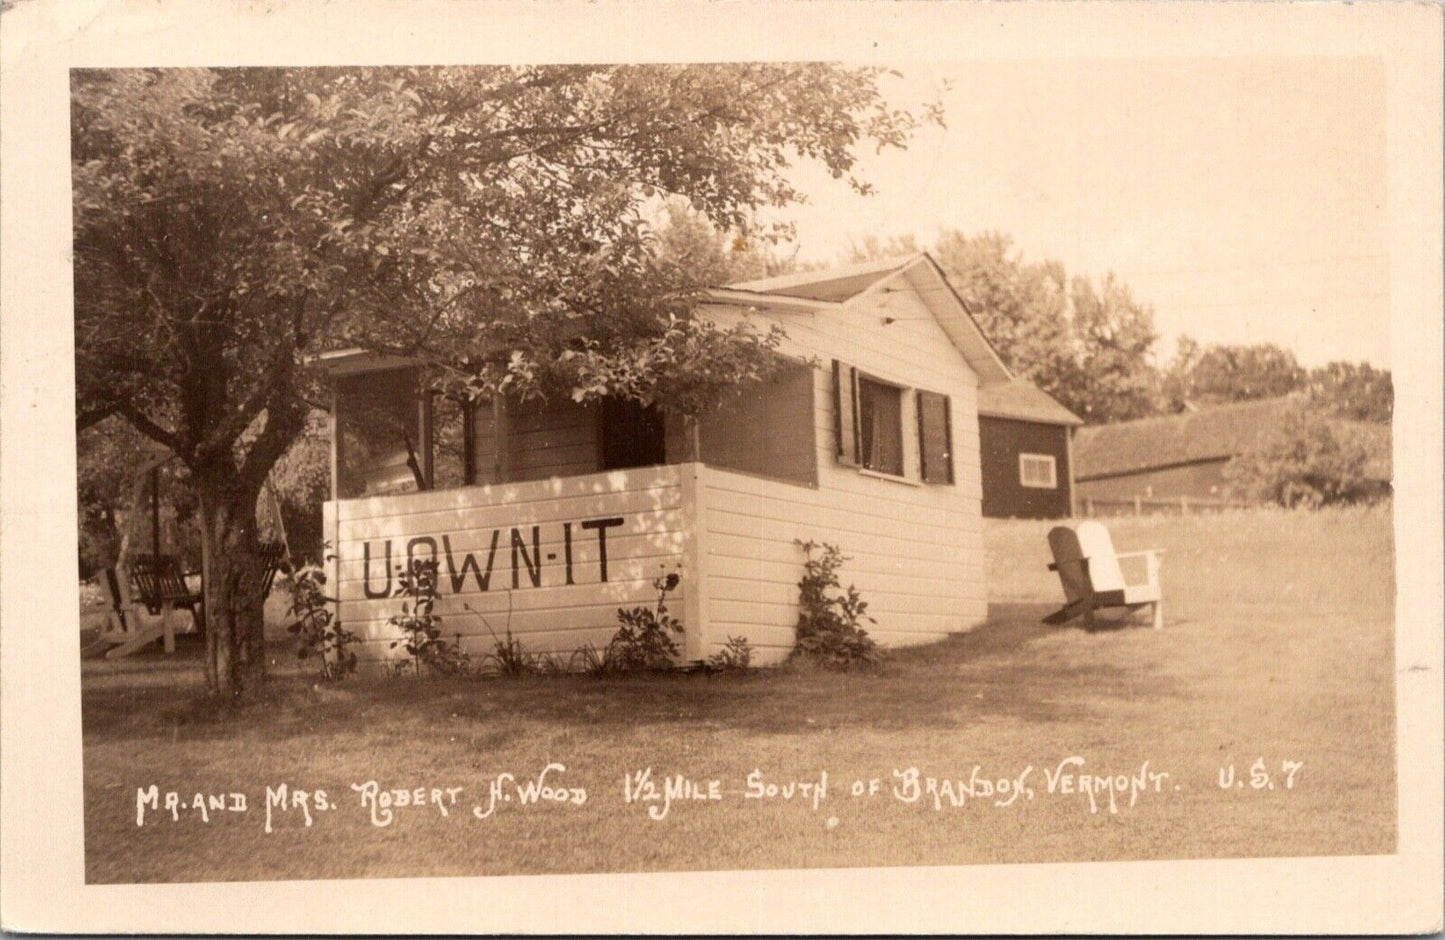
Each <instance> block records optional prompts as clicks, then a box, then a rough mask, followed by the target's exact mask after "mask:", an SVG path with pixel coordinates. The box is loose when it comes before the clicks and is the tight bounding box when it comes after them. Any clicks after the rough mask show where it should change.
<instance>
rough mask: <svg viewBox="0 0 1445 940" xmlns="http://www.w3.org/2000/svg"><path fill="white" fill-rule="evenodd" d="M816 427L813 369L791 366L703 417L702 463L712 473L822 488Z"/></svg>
mask: <svg viewBox="0 0 1445 940" xmlns="http://www.w3.org/2000/svg"><path fill="white" fill-rule="evenodd" d="M813 421H814V411H813V367H812V366H811V365H808V364H806V363H801V362H799V363H789V364H788V365H786V366H784V367H783V368H782V369H780V370H779V371H778V373H777V374H776V375H774V376H773V377H772V378H770V379H769V380H768V381H767V382H766V383H764V384H762V385H757V386H753V387H750V388H748V389H747V390H746V391H744V392H743V393H742V394H740V395H737V396H735V397H733V398H731V399H729V400H726V401H724V402H722V403H721V404H720V405H719V406H718V407H717V408H715V409H713V410H711V411H709V412H707V413H706V414H704V415H703V416H702V418H701V419H700V421H699V422H698V443H699V445H700V449H701V455H702V457H701V459H702V461H703V463H705V464H707V465H708V466H710V467H719V468H721V469H723V470H737V471H741V472H742V473H751V474H755V475H757V476H764V477H768V478H770V479H774V480H786V481H788V482H790V483H798V484H801V485H803V486H817V485H818V449H817V439H816V436H815V435H816V433H817V432H816V429H815V428H814V425H813Z"/></svg>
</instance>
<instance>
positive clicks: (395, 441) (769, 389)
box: [333, 362, 818, 499]
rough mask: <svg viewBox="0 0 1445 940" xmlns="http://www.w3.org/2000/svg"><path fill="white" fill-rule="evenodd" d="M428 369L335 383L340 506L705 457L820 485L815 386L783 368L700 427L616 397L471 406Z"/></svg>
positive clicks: (392, 370) (797, 366)
mask: <svg viewBox="0 0 1445 940" xmlns="http://www.w3.org/2000/svg"><path fill="white" fill-rule="evenodd" d="M425 378H426V376H425V372H424V370H423V368H422V367H418V366H405V367H396V366H391V367H388V368H384V369H376V370H370V371H364V372H356V373H353V374H347V375H338V376H336V377H335V385H334V391H335V399H334V408H335V413H334V424H333V429H334V442H333V443H334V452H333V461H334V475H333V487H334V495H335V497H336V498H338V499H354V498H358V497H366V496H385V495H394V494H399V493H411V492H419V491H422V490H445V489H453V488H457V487H462V486H477V485H486V484H493V483H520V482H528V481H532V480H544V479H550V478H557V477H572V476H581V475H584V474H589V473H599V472H605V471H609V470H624V469H631V468H635V467H649V466H657V465H662V464H678V463H684V462H687V461H693V460H697V461H700V462H702V463H705V464H708V465H709V466H714V467H718V468H719V469H724V470H734V471H739V472H742V473H747V474H752V475H755V476H761V477H766V478H769V479H776V480H782V481H785V482H788V483H793V484H798V485H802V486H810V487H816V486H817V483H818V455H817V440H816V426H817V424H818V421H817V418H816V408H815V396H814V384H815V378H816V373H815V370H814V369H813V367H812V366H811V365H809V364H807V363H801V362H794V363H789V364H788V365H787V366H785V367H784V368H783V369H782V370H781V371H780V372H779V373H778V374H777V375H775V376H774V377H773V378H772V379H771V380H769V381H768V382H766V383H764V384H763V385H760V386H757V387H754V388H749V389H747V390H745V391H743V392H741V393H739V394H737V395H735V396H732V397H730V398H728V399H727V400H726V401H723V402H721V403H719V405H718V406H717V407H716V408H714V409H712V410H711V411H709V412H707V413H705V414H704V415H702V416H701V417H700V418H698V419H694V420H687V419H684V418H682V417H681V416H679V415H676V414H672V413H669V412H667V411H666V410H665V409H663V408H659V407H657V406H644V405H642V404H639V403H637V402H634V401H631V400H627V399H620V398H610V399H604V400H603V401H601V402H598V403H593V404H586V405H583V404H579V403H577V402H574V401H572V400H571V399H569V398H553V399H545V400H544V399H527V400H515V399H507V400H497V401H493V400H479V401H467V400H464V399H459V398H456V397H453V396H449V395H443V394H440V393H437V392H431V391H427V390H426V389H425Z"/></svg>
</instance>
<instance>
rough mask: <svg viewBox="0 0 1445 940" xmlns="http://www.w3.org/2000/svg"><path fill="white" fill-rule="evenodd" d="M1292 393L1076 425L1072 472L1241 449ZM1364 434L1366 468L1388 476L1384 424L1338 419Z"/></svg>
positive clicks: (1081, 475)
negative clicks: (1367, 457) (1368, 453)
mask: <svg viewBox="0 0 1445 940" xmlns="http://www.w3.org/2000/svg"><path fill="white" fill-rule="evenodd" d="M1294 404H1295V400H1294V399H1292V398H1288V397H1285V398H1268V399H1264V400H1261V401H1245V402H1235V403H1232V404H1227V405H1216V406H1214V407H1211V408H1205V409H1203V410H1201V411H1195V412H1185V413H1183V414H1177V415H1167V416H1164V417H1158V418H1142V419H1140V420H1138V421H1124V422H1120V423H1119V424H1101V425H1094V426H1091V427H1084V428H1080V429H1079V430H1078V432H1077V433H1076V434H1075V436H1074V465H1075V469H1076V473H1075V476H1076V478H1077V479H1078V480H1080V481H1087V480H1091V479H1097V478H1099V477H1108V476H1116V475H1119V474H1124V473H1133V472H1140V471H1144V470H1155V469H1160V468H1163V467H1170V466H1178V465H1180V464H1187V463H1195V462H1199V461H1206V460H1224V459H1228V458H1230V457H1234V456H1236V455H1238V454H1242V453H1244V452H1245V451H1247V450H1249V449H1250V448H1251V447H1253V446H1254V445H1255V444H1256V443H1257V442H1258V441H1260V440H1261V439H1262V438H1263V436H1264V435H1265V434H1267V433H1268V432H1269V431H1271V430H1272V429H1274V428H1275V427H1277V426H1278V424H1279V422H1281V421H1283V420H1287V416H1288V412H1289V409H1290V408H1291V406H1293V405H1294ZM1343 423H1348V424H1350V425H1351V426H1352V427H1354V428H1356V429H1357V430H1359V432H1360V433H1361V434H1363V435H1364V436H1365V437H1366V440H1367V443H1368V445H1369V448H1370V450H1371V452H1372V454H1373V455H1374V456H1373V458H1372V460H1371V462H1370V465H1369V467H1368V468H1367V472H1368V474H1369V476H1370V477H1371V478H1373V479H1384V480H1388V479H1390V429H1389V427H1388V426H1386V425H1377V424H1366V423H1364V422H1343Z"/></svg>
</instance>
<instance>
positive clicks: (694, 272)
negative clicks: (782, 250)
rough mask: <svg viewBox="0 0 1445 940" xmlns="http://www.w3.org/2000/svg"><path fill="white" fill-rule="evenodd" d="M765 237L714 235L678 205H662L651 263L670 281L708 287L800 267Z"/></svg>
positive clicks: (716, 231)
mask: <svg viewBox="0 0 1445 940" xmlns="http://www.w3.org/2000/svg"><path fill="white" fill-rule="evenodd" d="M773 237H774V235H773V234H771V233H754V234H752V235H749V234H747V233H745V232H743V231H728V230H724V229H719V228H718V227H717V226H716V225H714V224H713V223H712V222H710V221H708V218H707V217H706V216H705V215H703V214H702V213H701V212H698V211H697V210H695V209H693V208H692V207H691V206H689V205H688V204H687V203H685V202H683V201H682V200H679V199H671V200H668V202H667V204H666V206H664V208H663V219H662V224H661V225H660V226H659V228H658V232H657V257H658V260H659V262H660V263H661V264H663V265H664V266H674V267H676V268H677V269H678V270H677V272H676V275H677V276H679V277H682V278H685V279H691V280H694V281H696V282H697V283H700V284H707V285H709V286H711V287H726V286H727V285H729V284H735V283H737V282H739V281H752V280H757V279H759V278H765V277H775V276H777V275H780V274H791V273H792V272H794V271H797V270H800V269H802V268H803V267H805V266H802V265H799V263H798V262H797V260H796V258H795V257H794V256H793V255H789V254H779V253H778V252H777V251H776V250H774V248H773V243H772V241H771V239H772V238H773Z"/></svg>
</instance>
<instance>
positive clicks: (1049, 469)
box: [1019, 454, 1059, 490]
mask: <svg viewBox="0 0 1445 940" xmlns="http://www.w3.org/2000/svg"><path fill="white" fill-rule="evenodd" d="M1019 482H1020V483H1022V484H1023V485H1024V486H1027V487H1029V488H1030V489H1036V490H1056V489H1058V488H1059V476H1058V468H1057V466H1056V465H1055V463H1054V458H1053V457H1050V456H1049V455H1048V454H1019Z"/></svg>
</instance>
